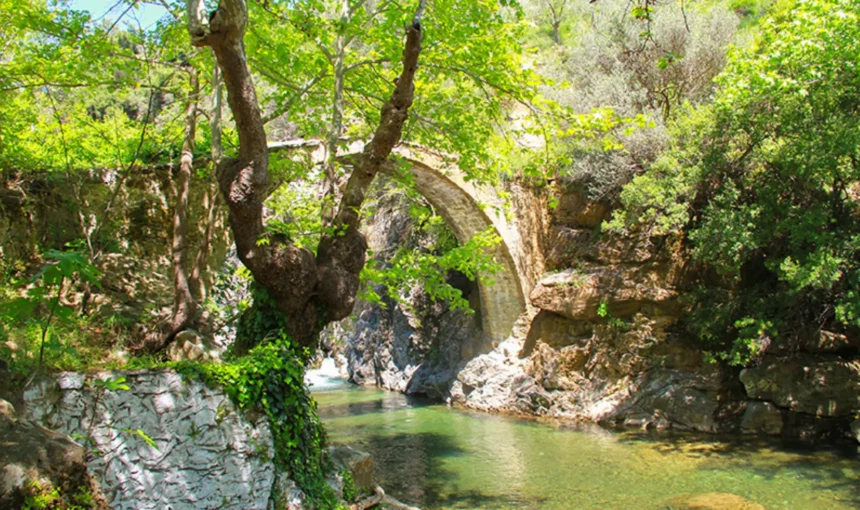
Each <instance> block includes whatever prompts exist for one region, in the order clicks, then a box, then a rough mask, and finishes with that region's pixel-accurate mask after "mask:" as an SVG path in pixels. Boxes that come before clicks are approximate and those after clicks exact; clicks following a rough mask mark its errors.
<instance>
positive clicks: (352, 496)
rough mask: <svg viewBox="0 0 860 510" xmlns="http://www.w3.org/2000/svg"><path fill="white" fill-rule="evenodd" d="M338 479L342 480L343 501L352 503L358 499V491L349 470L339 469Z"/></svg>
mask: <svg viewBox="0 0 860 510" xmlns="http://www.w3.org/2000/svg"><path fill="white" fill-rule="evenodd" d="M340 477H341V478H342V479H343V500H344V501H346V502H347V503H353V502H355V501H356V499H358V490H357V488H356V487H355V478H353V476H352V471H350V470H349V469H341V471H340Z"/></svg>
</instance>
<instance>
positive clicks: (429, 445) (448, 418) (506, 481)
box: [315, 387, 860, 510]
mask: <svg viewBox="0 0 860 510" xmlns="http://www.w3.org/2000/svg"><path fill="white" fill-rule="evenodd" d="M315 396H316V398H317V401H318V402H319V408H320V409H319V414H320V417H321V418H322V419H323V421H324V422H325V424H326V426H327V428H328V431H329V436H330V439H331V440H332V441H333V442H338V443H347V444H353V445H354V446H356V447H357V448H360V449H363V450H365V451H369V452H371V453H373V454H374V457H375V459H376V463H377V478H378V481H379V483H380V484H381V485H382V486H383V487H385V489H386V491H388V492H389V493H391V494H393V495H394V496H395V497H397V498H399V499H401V500H402V501H404V502H407V503H410V504H413V505H418V506H420V507H422V508H425V509H430V508H494V509H496V508H498V509H507V508H522V509H538V508H540V509H593V508H601V509H616V508H618V509H659V508H665V503H666V501H667V500H669V499H670V498H672V497H673V496H676V495H679V494H684V493H698V492H729V493H732V494H737V495H739V496H743V497H745V498H747V499H750V500H752V501H755V502H757V503H761V504H763V505H764V506H765V507H767V508H768V509H782V508H786V509H828V510H837V509H849V508H860V458H858V456H857V452H856V449H855V448H853V447H850V448H848V449H847V450H841V451H840V450H826V451H821V450H819V451H804V450H791V449H785V448H783V447H780V446H778V445H777V444H776V443H767V442H759V441H734V442H726V441H718V440H716V439H714V438H713V437H708V436H705V437H701V436H691V435H686V434H685V435H673V436H667V435H665V434H662V435H643V434H636V433H616V432H608V431H606V430H603V429H601V428H599V427H585V428H580V429H575V428H570V427H563V426H555V425H547V424H542V423H537V422H534V421H526V420H518V419H512V418H507V417H501V416H495V415H487V414H480V413H471V412H463V411H458V410H452V409H449V408H447V407H445V406H443V405H431V404H430V403H427V402H423V401H421V400H414V399H410V398H408V397H406V396H404V395H401V394H397V393H390V392H383V391H379V390H375V389H367V388H355V387H341V388H339V389H333V390H328V391H317V392H316V393H315Z"/></svg>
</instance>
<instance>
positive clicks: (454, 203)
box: [269, 140, 534, 341]
mask: <svg viewBox="0 0 860 510" xmlns="http://www.w3.org/2000/svg"><path fill="white" fill-rule="evenodd" d="M363 147H364V142H353V143H351V144H349V146H348V147H347V148H346V149H345V150H343V151H342V153H341V154H339V155H338V158H339V159H341V160H342V161H345V162H348V161H349V159H350V158H351V157H354V156H358V155H359V154H360V153H361V150H362V149H363ZM298 148H304V149H305V150H307V151H309V153H310V156H311V158H312V161H313V162H314V163H317V164H319V163H322V162H324V161H325V157H326V152H325V146H324V143H323V142H322V141H319V140H293V141H289V142H280V143H273V144H270V145H269V149H270V151H273V152H274V151H280V150H288V149H298ZM393 153H394V154H395V155H396V156H397V157H399V158H400V160H401V161H403V162H405V163H407V164H408V165H410V170H411V173H412V175H413V177H414V182H415V185H416V188H417V190H418V192H419V193H420V194H421V195H423V196H424V198H426V199H427V201H428V202H429V203H430V204H431V205H432V206H433V207H434V208H435V209H436V211H437V212H439V214H441V215H442V217H443V218H444V219H445V221H446V222H447V223H448V225H449V226H450V227H451V229H452V230H453V231H454V234H455V236H456V237H457V240H458V241H459V242H461V243H463V242H465V241H467V240H468V239H469V238H471V237H472V236H473V235H474V234H476V233H478V232H481V231H484V230H486V229H487V228H488V227H492V228H493V229H495V231H496V233H498V235H499V237H500V238H501V240H502V241H501V243H499V244H498V245H497V246H496V248H495V253H494V255H495V258H496V261H497V262H499V263H500V264H501V270H500V271H499V272H498V273H496V274H495V275H494V276H493V277H492V281H493V283H492V284H491V285H490V284H486V283H485V282H484V281H482V279H481V278H480V275H479V277H478V292H479V296H480V303H481V304H480V308H481V309H480V314H481V320H482V326H483V331H484V334H485V335H486V336H487V337H488V339H489V340H492V341H501V340H504V339H505V338H507V337H508V336H509V335H510V334H511V331H512V328H513V326H514V323H515V322H516V321H517V319H518V317H519V316H520V315H521V314H522V313H523V312H524V311H526V292H527V291H526V289H529V288H531V285H530V284H531V283H533V282H530V277H529V275H531V274H533V273H534V271H531V270H530V268H529V267H528V265H529V256H528V252H530V251H531V250H528V249H526V250H523V246H524V243H523V241H522V239H521V235H520V231H519V229H518V225H517V221H516V219H512V218H509V217H507V216H506V214H505V203H504V200H503V198H502V197H501V196H500V195H499V194H498V191H497V190H496V189H494V188H492V187H489V186H478V185H475V184H473V183H471V182H468V181H466V179H465V178H464V175H463V173H462V171H460V169H459V168H458V167H457V166H456V164H455V163H451V162H450V161H451V158H445V157H444V156H443V155H441V154H438V153H434V152H432V151H430V150H428V149H426V148H423V147H419V146H415V145H405V144H401V145H400V146H398V147H397V148H395V149H394V151H393ZM347 164H348V163H347ZM391 168H393V166H392V167H391ZM384 171H385V170H384ZM388 171H390V170H388Z"/></svg>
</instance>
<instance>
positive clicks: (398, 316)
mask: <svg viewBox="0 0 860 510" xmlns="http://www.w3.org/2000/svg"><path fill="white" fill-rule="evenodd" d="M409 299H410V301H411V303H412V306H413V307H414V310H408V309H406V308H404V307H403V306H401V305H399V304H396V303H393V302H388V306H387V308H386V309H383V308H382V307H380V306H379V305H375V304H370V303H360V304H359V306H358V307H357V310H356V313H357V314H358V317H357V319H356V320H354V321H349V322H346V323H345V324H343V323H342V324H341V328H340V329H339V331H338V333H337V336H338V337H339V338H340V339H341V341H342V342H343V347H342V349H343V351H342V352H343V354H344V355H345V357H346V359H347V369H348V373H349V379H350V380H351V381H353V382H355V383H357V384H372V385H378V386H381V387H383V388H386V389H390V390H395V391H402V392H405V393H409V394H422V395H428V396H431V397H442V396H444V395H445V394H446V393H447V389H448V386H449V385H450V383H451V382H452V381H453V379H454V377H455V375H456V368H457V366H458V364H459V363H460V361H461V359H462V357H463V353H464V350H467V349H470V348H474V347H473V344H474V342H475V341H476V340H477V341H479V340H480V339H481V332H480V325H479V324H480V323H479V322H478V321H477V320H476V317H475V316H474V315H468V314H467V313H465V312H464V311H463V310H451V309H449V308H448V307H447V306H445V305H444V304H442V303H432V302H428V301H427V300H426V298H425V297H424V296H423V295H422V293H421V290H420V288H418V289H413V291H412V292H411V293H410V296H409Z"/></svg>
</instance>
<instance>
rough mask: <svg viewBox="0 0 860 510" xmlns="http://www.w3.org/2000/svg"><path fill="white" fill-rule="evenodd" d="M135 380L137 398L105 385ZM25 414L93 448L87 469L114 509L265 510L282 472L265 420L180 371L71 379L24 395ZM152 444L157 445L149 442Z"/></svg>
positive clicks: (63, 378)
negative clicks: (277, 466) (227, 508)
mask: <svg viewBox="0 0 860 510" xmlns="http://www.w3.org/2000/svg"><path fill="white" fill-rule="evenodd" d="M117 377H126V378H127V381H126V383H125V384H127V385H128V386H129V389H128V390H121V389H117V390H116V391H110V390H106V389H104V388H102V387H100V386H99V385H98V383H97V382H96V381H100V380H105V379H112V378H117ZM24 400H25V403H26V411H25V414H26V416H27V417H28V418H29V419H32V420H33V421H35V422H39V423H42V424H44V425H45V426H46V427H49V428H51V429H54V430H57V431H59V432H61V433H63V434H68V435H70V436H71V437H76V438H81V439H80V441H81V443H82V444H83V445H85V446H87V454H88V460H87V466H88V468H89V470H90V473H92V474H93V475H94V476H96V477H97V478H98V479H99V481H100V483H101V487H102V490H103V491H104V494H105V496H106V498H107V500H108V502H109V504H110V505H111V506H112V507H113V508H115V509H124V508H127V509H147V508H151V509H162V508H174V509H179V508H187V509H197V508H218V507H220V506H221V505H223V504H224V502H229V504H230V505H231V506H235V507H237V508H248V509H253V508H258V509H265V508H266V507H267V505H268V503H269V498H270V495H271V493H272V484H273V479H274V474H275V469H274V466H273V463H272V455H273V453H274V449H273V446H272V445H273V443H272V435H271V432H270V430H269V425H268V422H267V421H266V420H265V419H261V420H260V421H258V422H256V423H254V422H251V421H249V419H248V418H247V417H246V416H244V415H243V414H240V413H239V412H238V411H237V409H236V408H235V407H234V406H233V404H232V403H231V402H230V401H229V399H228V398H227V396H226V395H224V393H223V392H221V391H218V390H213V389H211V388H209V387H207V386H205V385H203V384H201V383H199V382H197V381H192V380H188V379H183V378H182V377H181V376H180V375H179V374H177V373H175V372H172V371H158V372H127V373H119V372H116V373H114V372H110V373H109V372H103V373H98V374H94V375H92V376H87V377H84V376H83V375H81V374H74V373H64V374H61V375H60V376H58V377H57V378H56V379H43V380H41V381H39V382H38V383H37V384H36V385H35V386H34V387H32V388H31V389H29V390H28V391H27V392H26V393H25V395H24ZM144 435H145V436H146V438H149V439H151V440H152V441H153V443H154V446H153V445H150V444H149V443H148V441H147V440H146V438H145V437H144Z"/></svg>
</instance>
